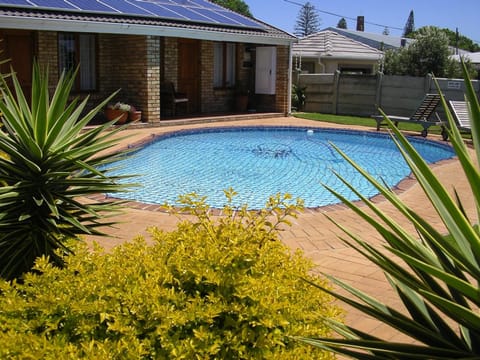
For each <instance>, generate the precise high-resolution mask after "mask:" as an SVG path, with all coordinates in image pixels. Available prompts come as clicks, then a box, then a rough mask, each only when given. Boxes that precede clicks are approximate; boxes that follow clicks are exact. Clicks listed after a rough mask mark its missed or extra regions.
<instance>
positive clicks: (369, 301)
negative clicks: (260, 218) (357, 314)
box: [303, 67, 480, 359]
mask: <svg viewBox="0 0 480 360" xmlns="http://www.w3.org/2000/svg"><path fill="white" fill-rule="evenodd" d="M463 70H464V76H465V83H466V98H467V100H468V102H469V110H470V116H471V120H472V138H473V144H474V148H475V153H476V154H475V156H473V157H472V156H471V155H470V152H469V149H468V148H467V146H466V145H465V143H464V142H463V140H462V137H461V136H460V133H459V131H458V129H457V128H456V127H455V122H454V120H453V118H452V116H451V114H450V112H449V110H448V106H447V104H446V102H445V99H444V98H443V99H442V101H443V106H444V109H445V112H446V114H447V118H448V122H449V125H450V130H449V137H450V139H451V142H452V146H453V147H454V149H455V152H456V154H457V156H458V161H459V162H460V164H461V166H462V168H463V171H464V173H465V176H466V179H467V181H468V184H469V185H470V189H471V193H472V196H473V199H474V201H475V210H476V213H475V214H473V216H474V218H473V219H471V218H469V215H468V214H466V213H465V211H464V206H463V205H462V203H461V201H460V198H459V197H458V195H457V194H455V195H457V196H456V197H455V198H452V196H451V195H450V194H449V193H448V191H447V189H445V188H444V186H443V185H442V184H441V183H440V181H439V180H438V179H437V178H436V177H435V175H434V173H433V172H432V170H431V169H430V167H429V166H428V164H427V163H426V162H425V161H424V160H423V159H422V158H421V156H420V155H419V154H418V153H417V152H416V151H415V149H414V148H413V147H412V145H411V144H409V142H408V140H407V139H406V138H405V137H404V136H403V135H402V134H401V133H400V131H398V130H397V129H396V127H395V126H394V125H393V123H392V122H391V121H389V120H388V118H387V116H386V115H384V116H385V119H386V120H387V121H388V122H389V125H390V128H391V130H392V132H393V133H394V140H395V142H396V143H397V146H398V149H399V150H400V151H401V152H402V154H403V156H404V158H405V160H406V161H407V163H408V164H409V166H410V168H411V170H412V173H413V174H414V176H415V178H416V179H417V181H418V182H419V184H420V185H421V187H422V188H423V190H424V192H425V194H426V195H427V198H428V201H429V203H430V204H431V205H432V207H433V209H435V212H436V215H438V217H439V219H441V220H442V222H443V225H444V226H445V228H446V229H447V234H448V235H446V234H445V233H443V232H442V231H441V230H439V229H436V228H435V226H433V225H432V224H430V223H429V222H428V219H427V218H425V217H422V216H421V215H420V214H419V213H417V212H416V211H415V210H414V209H413V208H410V207H409V206H407V204H405V203H403V202H402V201H401V200H400V199H399V198H398V196H397V195H396V194H395V193H394V192H393V191H392V190H390V189H389V188H387V187H385V186H384V184H383V183H379V182H378V181H376V180H375V179H374V178H373V177H372V176H370V175H369V174H368V173H366V172H365V171H364V170H362V169H361V168H359V167H358V165H356V164H354V163H353V162H352V161H351V160H349V159H348V158H347V157H346V156H345V155H343V156H344V157H345V158H346V159H347V160H348V161H349V162H350V163H351V164H352V165H353V166H355V167H356V168H357V170H358V171H359V172H360V173H361V174H362V175H363V176H364V177H365V178H366V179H368V180H369V181H370V183H372V184H373V185H374V186H375V187H376V188H377V189H378V190H379V191H380V193H381V194H382V195H384V196H385V198H386V199H387V201H388V202H389V203H390V204H391V205H393V206H394V207H395V208H396V209H397V210H398V212H399V216H402V217H404V219H405V220H407V221H408V223H409V224H411V225H412V226H413V227H414V228H415V231H409V230H407V229H406V228H405V227H403V226H402V225H400V223H399V222H398V221H397V220H396V219H395V218H392V217H390V216H389V215H388V214H386V213H383V212H382V211H381V210H380V209H379V208H378V207H377V206H376V205H375V204H374V203H372V202H371V201H370V200H368V199H366V198H364V197H362V200H363V203H364V204H365V205H366V206H364V207H359V206H357V205H356V204H354V203H352V202H350V201H348V200H346V199H345V198H343V197H342V196H341V195H340V194H338V193H336V192H335V191H333V190H330V191H331V192H332V193H334V194H335V195H336V196H337V197H338V198H339V199H341V200H342V201H343V202H344V203H345V204H347V205H348V207H349V208H351V209H352V210H353V211H354V212H355V213H357V214H358V215H359V216H360V217H361V218H363V219H364V220H365V221H367V222H368V223H369V224H370V225H371V226H373V227H374V228H375V229H376V230H377V231H378V232H379V234H380V235H381V236H382V237H383V239H384V240H385V244H386V245H385V246H382V248H381V249H380V248H377V247H375V246H372V245H371V244H369V242H368V241H366V240H363V239H361V238H360V236H358V235H355V234H353V233H352V232H349V231H348V229H345V228H344V227H343V228H342V229H343V230H345V234H346V237H347V238H346V239H344V241H345V242H346V243H347V244H348V245H349V246H351V247H353V248H354V249H356V250H357V251H359V252H360V253H361V254H363V255H364V256H365V257H366V258H367V259H369V260H370V261H372V262H373V263H375V264H376V265H378V266H379V267H380V268H381V269H383V271H384V273H385V275H386V277H387V279H388V281H389V283H390V285H391V286H392V288H393V289H394V290H395V291H396V292H397V295H398V298H399V299H400V300H401V302H402V303H403V305H404V307H405V309H406V310H407V311H406V312H402V311H400V310H399V309H397V308H395V307H392V306H389V305H388V304H383V303H382V302H380V301H377V300H376V299H374V298H372V297H370V296H369V295H368V294H366V293H363V292H360V291H358V290H356V289H354V288H352V287H351V286H349V285H348V284H346V283H344V282H342V281H339V280H335V283H336V284H337V285H338V286H340V287H342V288H343V289H344V290H346V292H347V293H349V295H346V296H345V295H342V294H340V293H334V292H331V294H332V295H334V296H336V297H337V298H338V299H341V300H343V301H345V302H346V303H348V304H350V305H351V306H353V307H355V308H357V309H358V310H359V311H361V312H363V313H365V314H368V315H370V316H372V317H374V318H376V319H377V320H379V321H381V322H383V323H385V324H388V325H391V326H392V327H393V328H395V329H397V330H398V331H399V332H401V333H403V334H404V335H406V336H408V337H409V338H410V339H411V341H410V342H407V343H397V342H388V341H384V340H382V339H381V338H378V337H374V336H370V335H369V334H366V333H363V332H361V331H359V330H357V329H355V328H353V327H350V326H345V325H342V324H337V323H335V322H332V325H331V326H332V328H333V329H335V330H336V331H337V332H338V333H339V334H340V336H341V337H342V338H341V339H335V340H333V339H328V338H320V339H318V338H317V339H314V338H313V339H312V338H310V339H305V338H304V339H303V340H304V341H306V342H308V343H311V344H313V345H315V346H319V347H320V348H324V349H332V350H334V351H338V352H339V353H342V354H346V355H350V356H353V357H356V358H358V359H373V358H375V359H478V358H480V314H479V312H478V309H479V307H480V296H479V285H478V284H479V281H480V231H479V227H478V219H479V214H480V205H479V204H480V171H479V160H478V159H480V157H479V155H480V106H479V103H478V99H477V96H476V94H475V91H474V89H473V86H472V83H471V81H470V79H469V77H468V73H467V69H466V67H464V69H463ZM339 179H340V180H341V181H343V182H344V183H346V182H345V180H344V179H343V178H342V177H341V176H340V175H339ZM348 186H349V187H350V188H351V189H352V191H354V192H356V193H357V191H356V190H355V188H354V187H353V186H351V185H348ZM358 195H359V196H361V195H360V194H358ZM338 226H341V225H340V224H338ZM400 260H401V261H400ZM318 287H320V288H323V286H321V285H320V286H318ZM327 291H328V290H327Z"/></svg>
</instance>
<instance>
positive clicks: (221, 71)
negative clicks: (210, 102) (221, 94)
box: [213, 42, 235, 88]
mask: <svg viewBox="0 0 480 360" xmlns="http://www.w3.org/2000/svg"><path fill="white" fill-rule="evenodd" d="M234 85H235V44H231V43H220V42H217V43H214V48H213V86H214V87H216V88H229V87H233V86H234Z"/></svg>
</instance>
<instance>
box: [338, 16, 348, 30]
mask: <svg viewBox="0 0 480 360" xmlns="http://www.w3.org/2000/svg"><path fill="white" fill-rule="evenodd" d="M337 28H338V29H346V28H347V20H345V18H343V17H342V18H341V19H340V20H338V23H337Z"/></svg>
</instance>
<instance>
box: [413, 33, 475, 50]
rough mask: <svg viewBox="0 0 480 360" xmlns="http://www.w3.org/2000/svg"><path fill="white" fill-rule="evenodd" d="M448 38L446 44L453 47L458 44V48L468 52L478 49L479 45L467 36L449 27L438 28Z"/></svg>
mask: <svg viewBox="0 0 480 360" xmlns="http://www.w3.org/2000/svg"><path fill="white" fill-rule="evenodd" d="M423 31H424V28H423V27H421V28H420V29H418V30H416V32H420V33H421V32H423ZM440 31H442V32H443V33H445V35H446V36H447V38H448V44H449V45H450V46H452V47H454V48H456V47H457V46H458V48H459V49H463V50H467V51H470V52H477V51H480V45H478V44H477V43H475V42H474V41H473V40H471V39H469V38H468V37H466V36H464V35H461V34H458V35H457V33H456V32H455V31H452V30H450V29H446V28H443V29H440Z"/></svg>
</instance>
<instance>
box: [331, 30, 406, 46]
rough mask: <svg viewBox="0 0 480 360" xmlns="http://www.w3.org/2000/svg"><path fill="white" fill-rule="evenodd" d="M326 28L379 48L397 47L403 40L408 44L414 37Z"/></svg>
mask: <svg viewBox="0 0 480 360" xmlns="http://www.w3.org/2000/svg"><path fill="white" fill-rule="evenodd" d="M325 30H331V31H335V32H337V33H339V34H342V35H344V36H347V37H349V38H350V39H353V40H356V41H359V42H361V43H364V44H366V45H368V46H371V47H373V48H375V49H379V50H388V49H397V48H399V47H401V46H402V40H403V41H404V42H405V43H406V45H408V44H409V43H410V42H411V41H412V39H408V38H402V37H397V36H390V35H383V34H374V33H368V32H364V31H357V30H348V29H339V28H334V27H328V28H326V29H325Z"/></svg>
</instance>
